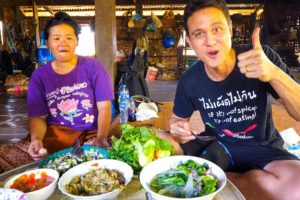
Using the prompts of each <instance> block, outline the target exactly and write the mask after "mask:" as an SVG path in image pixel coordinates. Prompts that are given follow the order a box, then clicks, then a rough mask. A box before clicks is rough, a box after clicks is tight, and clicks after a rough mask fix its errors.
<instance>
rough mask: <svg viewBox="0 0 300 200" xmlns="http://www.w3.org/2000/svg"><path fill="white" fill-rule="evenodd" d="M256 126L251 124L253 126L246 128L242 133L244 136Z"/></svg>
mask: <svg viewBox="0 0 300 200" xmlns="http://www.w3.org/2000/svg"><path fill="white" fill-rule="evenodd" d="M256 126H257V125H256V124H253V125H251V126H249V127H248V128H246V130H244V131H243V133H244V134H246V133H247V132H249V131H251V130H253V129H255V128H256Z"/></svg>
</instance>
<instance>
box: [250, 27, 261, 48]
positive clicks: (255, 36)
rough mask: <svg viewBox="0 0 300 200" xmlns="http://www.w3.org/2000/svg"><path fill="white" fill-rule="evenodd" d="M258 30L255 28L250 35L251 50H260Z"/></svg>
mask: <svg viewBox="0 0 300 200" xmlns="http://www.w3.org/2000/svg"><path fill="white" fill-rule="evenodd" d="M259 33H260V28H259V27H256V28H255V29H254V31H253V33H252V45H253V49H262V47H261V43H260V36H259Z"/></svg>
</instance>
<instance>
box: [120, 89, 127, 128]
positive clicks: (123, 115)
mask: <svg viewBox="0 0 300 200" xmlns="http://www.w3.org/2000/svg"><path fill="white" fill-rule="evenodd" d="M119 98H120V100H119V111H120V123H121V124H126V123H127V122H128V108H129V91H128V89H127V87H126V85H125V84H122V85H121V87H120V89H119Z"/></svg>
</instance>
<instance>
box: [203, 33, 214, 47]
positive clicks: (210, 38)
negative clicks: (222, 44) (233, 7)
mask: <svg viewBox="0 0 300 200" xmlns="http://www.w3.org/2000/svg"><path fill="white" fill-rule="evenodd" d="M205 41H206V45H208V46H211V45H214V44H215V43H216V36H215V35H214V34H213V33H210V32H208V33H206V38H205Z"/></svg>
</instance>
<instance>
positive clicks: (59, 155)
mask: <svg viewBox="0 0 300 200" xmlns="http://www.w3.org/2000/svg"><path fill="white" fill-rule="evenodd" d="M81 149H82V153H81V154H80V155H76V154H74V148H73V147H71V148H67V149H63V150H61V151H58V152H55V153H53V154H51V155H49V156H48V157H46V158H45V159H44V160H42V162H41V163H40V164H39V168H50V169H55V170H57V171H58V172H59V174H60V175H62V174H63V173H64V172H66V171H67V170H68V169H70V168H72V167H74V166H76V165H79V164H81V163H84V162H87V161H91V160H99V159H103V158H109V155H108V153H107V151H106V150H105V149H103V148H101V147H96V146H89V145H86V146H82V147H81Z"/></svg>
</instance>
